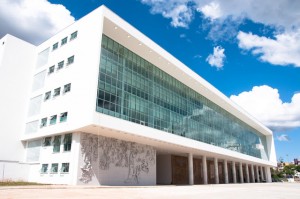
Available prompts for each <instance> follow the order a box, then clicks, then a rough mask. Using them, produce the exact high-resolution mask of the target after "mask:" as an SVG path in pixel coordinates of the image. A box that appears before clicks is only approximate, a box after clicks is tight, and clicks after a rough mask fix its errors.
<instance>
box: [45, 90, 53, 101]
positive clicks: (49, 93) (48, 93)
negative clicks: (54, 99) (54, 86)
mask: <svg viewBox="0 0 300 199" xmlns="http://www.w3.org/2000/svg"><path fill="white" fill-rule="evenodd" d="M50 97H51V91H48V92H47V93H45V97H44V101H47V100H49V99H50Z"/></svg>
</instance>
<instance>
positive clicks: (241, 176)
mask: <svg viewBox="0 0 300 199" xmlns="http://www.w3.org/2000/svg"><path fill="white" fill-rule="evenodd" d="M239 167H240V169H239V170H240V182H241V183H244V175H243V164H242V163H241V162H240V164H239Z"/></svg>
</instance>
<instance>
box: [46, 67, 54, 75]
mask: <svg viewBox="0 0 300 199" xmlns="http://www.w3.org/2000/svg"><path fill="white" fill-rule="evenodd" d="M54 69H55V66H51V67H49V70H48V75H50V74H51V73H54Z"/></svg>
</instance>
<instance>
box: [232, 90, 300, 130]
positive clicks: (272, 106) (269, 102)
mask: <svg viewBox="0 0 300 199" xmlns="http://www.w3.org/2000/svg"><path fill="white" fill-rule="evenodd" d="M230 99H231V100H232V101H234V102H235V103H237V104H238V105H240V106H241V107H242V108H244V109H245V110H246V111H247V112H249V113H250V114H251V115H253V116H254V117H256V118H257V119H258V120H259V121H261V122H262V123H263V124H265V125H266V126H268V127H269V128H270V129H272V130H274V131H281V130H288V129H292V128H297V127H300V93H296V94H294V95H293V97H292V98H291V101H290V102H283V101H282V100H281V99H280V95H279V92H278V90H277V89H275V88H271V87H270V86H267V85H263V86H255V87H253V88H252V90H251V91H245V92H242V93H240V94H239V95H237V96H236V95H232V96H230Z"/></svg>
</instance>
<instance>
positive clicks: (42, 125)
mask: <svg viewBox="0 0 300 199" xmlns="http://www.w3.org/2000/svg"><path fill="white" fill-rule="evenodd" d="M45 126H47V118H46V117H45V118H43V119H42V120H41V125H40V128H43V127H45Z"/></svg>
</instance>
